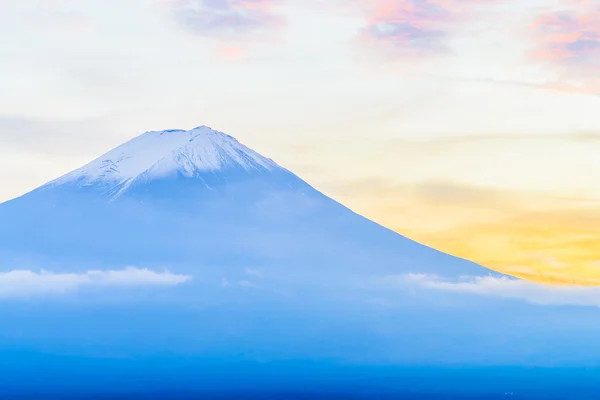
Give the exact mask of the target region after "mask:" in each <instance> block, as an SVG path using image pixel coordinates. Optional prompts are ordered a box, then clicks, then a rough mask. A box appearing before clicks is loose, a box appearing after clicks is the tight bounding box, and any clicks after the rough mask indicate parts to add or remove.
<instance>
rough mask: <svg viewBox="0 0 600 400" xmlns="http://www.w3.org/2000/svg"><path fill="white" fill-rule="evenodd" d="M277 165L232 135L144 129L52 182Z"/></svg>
mask: <svg viewBox="0 0 600 400" xmlns="http://www.w3.org/2000/svg"><path fill="white" fill-rule="evenodd" d="M274 168H281V167H279V166H278V165H277V164H276V163H275V162H274V161H273V160H270V159H268V158H265V157H263V156H261V155H260V154H258V153H257V152H255V151H254V150H252V149H249V148H248V147H246V146H244V145H243V144H241V143H240V142H238V141H237V140H236V139H235V138H233V137H232V136H229V135H226V134H224V133H222V132H218V131H215V130H213V129H211V128H209V127H207V126H199V127H197V128H194V129H191V130H188V131H186V130H179V129H173V130H165V131H151V132H146V133H144V134H143V135H140V136H138V137H136V138H134V139H132V140H130V141H129V142H127V143H125V144H123V145H121V146H119V147H117V148H115V149H114V150H111V151H109V152H108V153H106V154H104V155H102V156H100V157H99V158H97V159H95V160H93V161H92V162H90V163H89V164H87V165H85V166H84V167H82V168H80V169H77V170H75V171H73V172H71V173H69V174H67V175H65V176H63V177H61V178H59V179H57V180H55V181H53V182H51V183H50V185H51V186H52V185H65V184H76V185H78V186H88V185H100V186H105V187H108V188H111V187H115V186H118V185H122V187H121V190H123V189H126V188H127V187H128V186H129V184H131V183H132V182H135V181H136V179H137V178H139V177H141V176H144V178H145V179H147V180H148V179H150V180H151V179H157V178H161V177H168V176H174V175H179V176H183V177H194V176H198V175H201V174H202V173H206V172H208V171H226V170H228V169H243V170H246V171H252V170H255V171H260V170H267V171H268V170H272V169H274Z"/></svg>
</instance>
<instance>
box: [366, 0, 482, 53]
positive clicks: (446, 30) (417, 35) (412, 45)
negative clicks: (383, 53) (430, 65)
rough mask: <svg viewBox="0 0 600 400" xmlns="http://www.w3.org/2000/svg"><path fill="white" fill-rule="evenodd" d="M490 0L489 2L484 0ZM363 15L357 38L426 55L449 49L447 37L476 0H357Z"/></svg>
mask: <svg viewBox="0 0 600 400" xmlns="http://www.w3.org/2000/svg"><path fill="white" fill-rule="evenodd" d="M487 3H490V2H487ZM358 4H360V6H361V8H362V9H363V11H364V12H365V13H366V15H367V21H368V22H367V26H366V27H365V28H364V29H363V30H362V32H361V35H360V39H361V41H362V42H363V43H365V44H367V45H371V46H372V45H376V46H379V47H381V45H383V46H384V47H385V48H387V49H388V50H390V51H391V52H393V53H394V54H395V55H400V56H406V57H410V56H427V55H433V54H444V53H447V52H448V51H449V48H448V45H447V40H448V38H449V37H450V36H451V35H452V34H453V32H454V31H455V30H456V28H457V26H459V22H461V21H463V20H464V15H465V11H466V10H468V9H471V8H473V7H474V6H477V5H480V4H486V3H485V2H480V1H458V0H400V1H398V0H359V1H358Z"/></svg>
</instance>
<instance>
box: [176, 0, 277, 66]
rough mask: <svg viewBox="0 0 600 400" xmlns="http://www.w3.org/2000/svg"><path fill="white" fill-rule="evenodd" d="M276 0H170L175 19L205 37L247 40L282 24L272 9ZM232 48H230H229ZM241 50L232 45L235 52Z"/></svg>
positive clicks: (262, 34)
mask: <svg viewBox="0 0 600 400" xmlns="http://www.w3.org/2000/svg"><path fill="white" fill-rule="evenodd" d="M279 2H280V1H279V0H171V1H168V2H166V4H167V5H168V6H169V7H171V8H172V10H173V12H174V15H175V17H176V19H177V20H178V21H179V22H180V23H181V24H182V25H183V26H184V27H185V28H187V29H188V30H189V31H191V32H193V33H195V34H197V35H200V36H204V37H210V38H217V39H225V40H232V41H241V42H248V41H251V40H255V39H257V38H258V37H263V38H264V37H265V36H266V35H270V34H272V31H273V29H276V28H279V27H281V26H282V25H284V22H285V21H284V18H283V17H282V16H281V15H280V14H278V13H276V12H275V10H274V8H275V6H276V5H277V4H278V3H279ZM229 50H231V49H229ZM240 51H241V50H240V49H239V48H237V47H236V48H235V53H236V54H237V53H238V52H240Z"/></svg>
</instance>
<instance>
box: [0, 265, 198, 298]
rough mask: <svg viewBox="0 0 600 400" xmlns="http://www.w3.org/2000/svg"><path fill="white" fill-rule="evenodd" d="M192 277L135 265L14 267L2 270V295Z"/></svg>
mask: <svg viewBox="0 0 600 400" xmlns="http://www.w3.org/2000/svg"><path fill="white" fill-rule="evenodd" d="M189 280H191V277H190V276H187V275H176V274H172V273H170V272H168V271H165V272H154V271H151V270H149V269H139V268H134V267H128V268H125V269H122V270H107V271H99V270H93V271H86V272H82V273H53V272H49V271H44V270H42V271H40V272H35V271H31V270H13V271H9V272H2V273H0V298H12V297H30V296H37V295H52V294H62V293H67V292H71V291H74V290H78V289H81V288H84V287H91V286H94V287H101V286H105V287H106V286H109V287H115V286H118V287H140V286H174V285H179V284H182V283H185V282H187V281H189Z"/></svg>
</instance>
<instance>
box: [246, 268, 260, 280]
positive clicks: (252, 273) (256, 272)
mask: <svg viewBox="0 0 600 400" xmlns="http://www.w3.org/2000/svg"><path fill="white" fill-rule="evenodd" d="M244 273H245V274H246V275H250V276H256V277H257V278H262V272H261V271H260V270H258V269H252V268H246V269H244Z"/></svg>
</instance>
